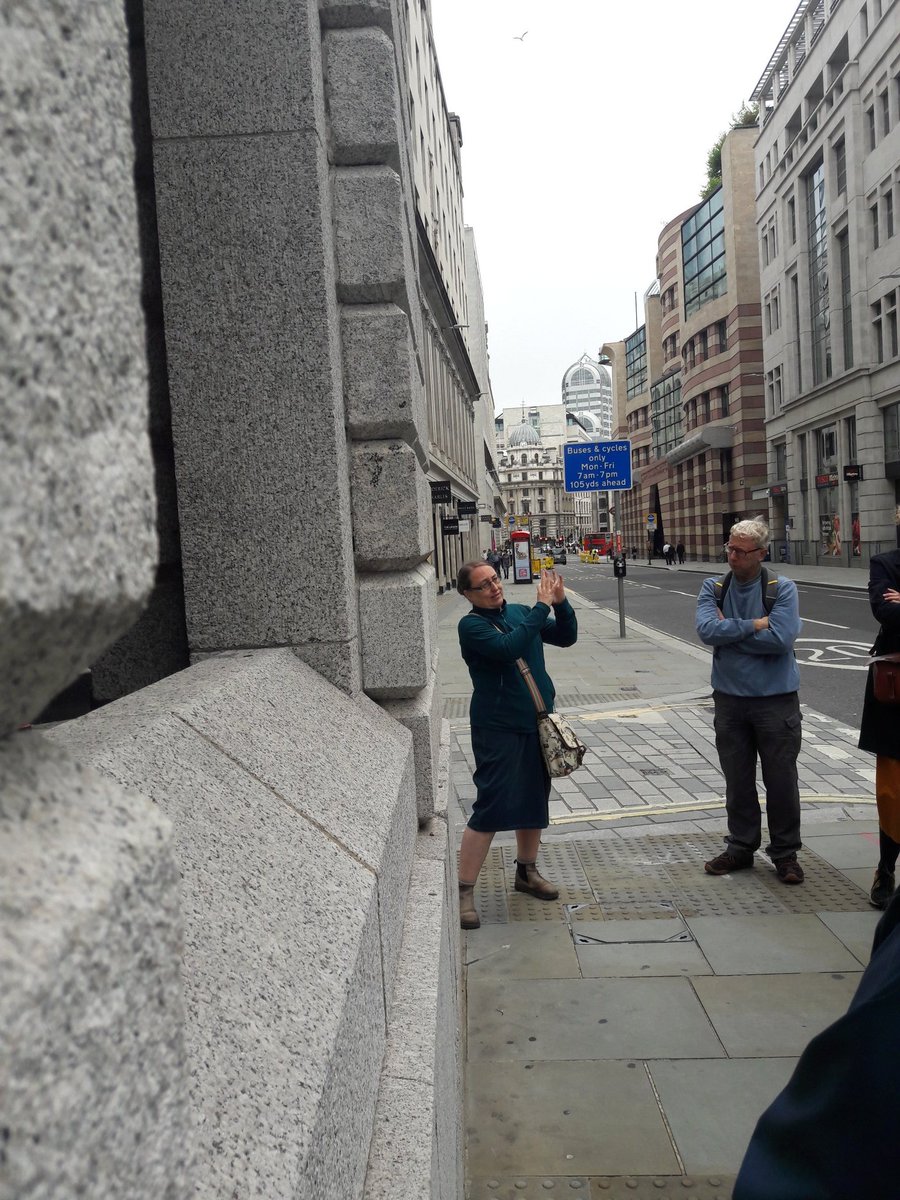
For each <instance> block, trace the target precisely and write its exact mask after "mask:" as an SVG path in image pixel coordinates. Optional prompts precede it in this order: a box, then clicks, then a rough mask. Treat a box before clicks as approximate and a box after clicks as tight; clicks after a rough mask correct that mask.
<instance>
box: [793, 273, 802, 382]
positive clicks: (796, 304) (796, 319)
mask: <svg viewBox="0 0 900 1200" xmlns="http://www.w3.org/2000/svg"><path fill="white" fill-rule="evenodd" d="M791 310H792V311H791V319H792V321H793V324H794V329H793V334H794V344H795V345H796V347H797V352H796V355H795V360H796V363H797V391H798V392H802V391H803V356H802V355H801V353H800V281H799V279H798V278H797V276H796V275H792V276H791Z"/></svg>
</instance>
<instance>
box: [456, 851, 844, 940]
mask: <svg viewBox="0 0 900 1200" xmlns="http://www.w3.org/2000/svg"><path fill="white" fill-rule="evenodd" d="M721 848H722V839H721V836H720V835H719V834H714V833H702V832H700V831H692V832H689V833H684V834H668V835H657V836H648V837H629V838H621V839H619V838H596V839H585V840H583V841H577V842H558V843H551V844H548V845H544V846H543V847H542V848H541V854H540V867H541V873H542V874H544V875H545V876H546V878H548V879H550V880H552V881H553V883H555V884H556V885H557V887H558V888H559V892H560V895H559V899H558V900H557V901H553V902H547V901H542V900H536V899H535V898H534V897H532V896H527V895H525V894H524V893H522V892H516V891H515V890H514V887H513V884H514V879H515V853H516V852H515V847H514V846H503V847H495V848H493V849H492V850H491V855H490V858H489V860H488V863H487V864H486V867H485V870H484V871H483V872H482V878H483V880H484V887H483V890H482V881H481V880H480V881H479V890H478V891H477V892H476V899H477V900H478V904H479V911H480V912H481V918H482V920H483V921H491V922H496V921H507V920H509V921H559V920H565V919H566V910H565V908H564V906H565V905H571V906H573V907H572V909H571V910H570V912H569V920H570V921H573V922H578V921H597V920H607V921H611V920H653V919H660V920H662V919H666V918H671V917H677V916H682V917H720V916H771V915H777V914H779V913H808V912H822V911H837V912H856V911H859V912H866V911H867V910H868V901H867V897H866V895H865V893H864V892H863V891H862V890H861V889H860V888H858V887H856V886H855V884H853V883H851V882H850V881H849V880H848V879H846V878H845V876H844V875H843V874H842V873H841V872H840V871H838V870H837V869H836V868H835V867H832V866H831V865H830V864H829V863H827V862H825V861H824V860H823V859H821V858H819V857H818V855H816V854H814V853H813V852H812V851H808V850H804V851H803V853H802V855H801V861H802V862H803V865H804V867H805V870H806V882H805V883H804V884H803V885H801V886H800V887H787V886H786V885H785V884H783V883H781V881H780V880H779V879H778V878H777V876H776V875H775V872H774V870H773V869H772V867H771V865H770V864H769V863H768V861H767V860H766V859H765V858H764V857H763V856H762V855H758V856H757V865H756V866H755V868H754V869H753V870H750V871H741V872H737V873H735V875H733V876H729V877H728V878H722V877H721V876H713V875H706V874H705V873H704V871H703V863H704V862H705V861H706V860H707V859H709V858H712V857H713V856H714V855H716V854H717V853H718V852H719V851H720V850H721ZM500 864H502V865H500Z"/></svg>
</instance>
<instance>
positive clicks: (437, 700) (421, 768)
mask: <svg viewBox="0 0 900 1200" xmlns="http://www.w3.org/2000/svg"><path fill="white" fill-rule="evenodd" d="M382 707H383V708H384V710H385V712H387V713H389V714H390V715H391V716H392V717H393V718H394V720H395V721H399V722H400V724H401V725H405V726H406V728H407V729H408V730H409V731H410V733H411V734H412V736H413V753H414V754H415V760H416V812H417V814H418V818H419V824H420V825H421V823H422V822H423V821H427V820H428V819H429V818H430V817H431V816H432V815H433V814H434V811H435V794H436V791H437V780H438V756H439V753H440V729H441V685H440V680H439V679H438V676H437V672H436V671H435V670H432V672H431V677H430V680H429V682H428V683H427V684H426V686H425V687H424V688H423V689H422V691H421V692H420V693H419V694H418V695H417V696H415V697H414V698H413V699H410V700H383V701H382Z"/></svg>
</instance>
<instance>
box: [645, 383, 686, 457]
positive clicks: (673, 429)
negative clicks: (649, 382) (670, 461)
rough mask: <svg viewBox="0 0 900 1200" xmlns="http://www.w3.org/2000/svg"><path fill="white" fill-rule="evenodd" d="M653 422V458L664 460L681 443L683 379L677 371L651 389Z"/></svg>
mask: <svg viewBox="0 0 900 1200" xmlns="http://www.w3.org/2000/svg"><path fill="white" fill-rule="evenodd" d="M650 398H651V408H652V413H651V418H652V422H653V439H652V440H653V456H654V458H663V457H664V456H665V455H666V454H667V453H668V452H669V451H670V450H674V449H675V447H676V446H677V445H679V443H680V442H681V439H682V437H683V433H682V413H681V377H680V376H679V374H678V372H677V371H674V372H672V374H671V375H667V376H666V377H665V378H664V379H661V380H660V381H659V383H655V384H653V386H652V387H651V389H650Z"/></svg>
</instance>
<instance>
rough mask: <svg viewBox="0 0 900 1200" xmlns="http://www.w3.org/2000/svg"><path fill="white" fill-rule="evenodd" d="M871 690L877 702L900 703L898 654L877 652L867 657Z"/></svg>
mask: <svg viewBox="0 0 900 1200" xmlns="http://www.w3.org/2000/svg"><path fill="white" fill-rule="evenodd" d="M869 663H870V665H871V668H872V690H873V693H874V696H875V699H876V700H877V701H878V703H879V704H900V654H877V655H876V656H875V657H874V658H871V659H869Z"/></svg>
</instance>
